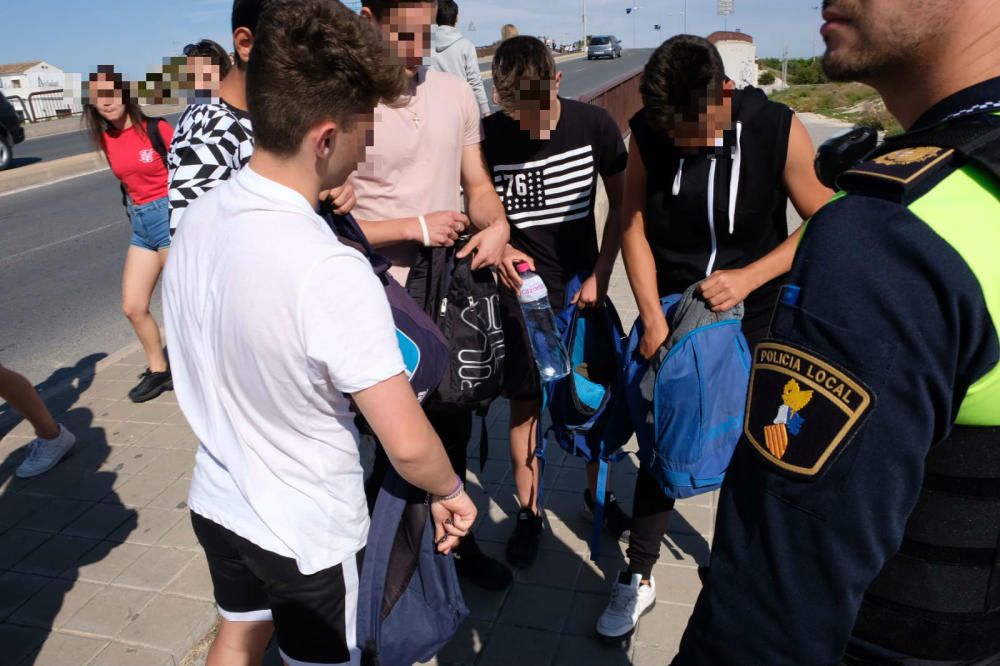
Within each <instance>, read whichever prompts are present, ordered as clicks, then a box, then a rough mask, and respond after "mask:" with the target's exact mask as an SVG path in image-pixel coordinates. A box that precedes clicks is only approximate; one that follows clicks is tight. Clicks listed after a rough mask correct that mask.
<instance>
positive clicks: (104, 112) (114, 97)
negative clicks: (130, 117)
mask: <svg viewBox="0 0 1000 666" xmlns="http://www.w3.org/2000/svg"><path fill="white" fill-rule="evenodd" d="M89 85H90V91H89V92H90V103H91V104H93V105H94V108H96V109H97V113H99V114H100V115H101V117H102V118H104V119H105V120H107V121H108V122H109V123H112V124H114V123H119V122H121V121H122V119H124V118H125V102H124V96H123V95H122V91H121V88H119V87H118V84H117V83H115V82H114V81H112V80H110V79H107V78H105V77H100V78H98V79H97V80H96V81H91V82H90V84H89Z"/></svg>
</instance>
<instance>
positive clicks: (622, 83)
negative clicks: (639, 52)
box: [577, 67, 642, 135]
mask: <svg viewBox="0 0 1000 666" xmlns="http://www.w3.org/2000/svg"><path fill="white" fill-rule="evenodd" d="M641 76H642V67H639V68H636V69H635V70H633V71H631V72H626V73H625V74H622V75H621V76H619V77H618V78H616V79H612V80H611V81H608V82H606V83H603V84H601V85H600V86H598V87H597V88H594V89H593V90H588V91H587V92H585V93H584V94H582V95H580V96H579V97H578V98H577V99H579V100H580V101H581V102H586V103H588V104H593V105H595V106H599V107H601V108H602V109H604V110H606V111H607V112H608V113H610V114H611V117H612V118H614V119H615V122H616V123H618V128H619V129H620V130H621V132H622V135H625V134H628V133H629V128H628V121H629V119H630V118H631V117H632V116H634V115H635V114H636V112H638V111H639V109H641V108H642V96H641V95H640V94H639V79H640V77H641Z"/></svg>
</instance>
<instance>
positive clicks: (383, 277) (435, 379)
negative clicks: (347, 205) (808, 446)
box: [320, 204, 449, 404]
mask: <svg viewBox="0 0 1000 666" xmlns="http://www.w3.org/2000/svg"><path fill="white" fill-rule="evenodd" d="M320 215H322V217H323V219H324V220H325V221H326V223H327V225H329V227H330V229H332V230H333V233H335V234H336V235H337V238H339V239H340V241H341V242H343V243H345V244H347V245H350V246H351V247H354V248H355V249H357V250H358V251H360V252H361V253H362V254H363V255H365V257H366V258H367V259H368V262H369V263H370V264H371V265H372V270H373V271H374V272H375V275H376V276H377V277H378V278H379V280H380V281H381V282H382V285H383V286H384V287H385V295H386V298H387V299H388V301H389V307H390V309H391V310H392V320H393V323H395V325H396V340H397V341H398V342H399V351H400V352H402V354H403V363H404V365H405V366H406V376H407V378H409V380H410V386H412V387H413V392H414V393H415V394H416V396H417V401H418V402H420V403H421V404H423V403H424V402H425V401H427V399H428V398H429V397H430V396H431V395H432V394H433V393H434V391H435V390H436V389H437V388H438V385H439V384H440V383H441V379H442V378H443V377H444V373H445V371H446V370H447V369H448V358H449V351H448V343H447V341H445V339H444V336H443V335H442V334H441V330H440V329H439V328H438V327H437V326H436V325H435V324H434V322H433V321H432V320H431V318H430V317H429V316H428V315H427V313H425V312H424V311H423V310H422V309H421V308H420V307H419V306H418V305H417V303H416V302H415V301H414V300H413V298H411V297H410V295H409V294H408V293H406V290H405V289H403V287H402V285H400V284H399V283H398V282H396V280H395V278H393V277H392V275H390V274H389V268H390V267H391V265H392V264H390V263H389V260H388V259H386V258H385V257H383V256H382V255H380V254H377V253H376V252H375V251H374V250H373V249H372V247H371V245H370V244H369V243H368V239H367V238H365V234H364V232H363V231H361V227H359V226H358V223H357V221H355V219H354V217H353V216H352V215H335V214H334V213H333V212H332V211H331V210H330V208H329V204H324V205H323V206H322V207H321V208H320Z"/></svg>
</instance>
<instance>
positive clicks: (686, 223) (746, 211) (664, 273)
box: [629, 88, 793, 339]
mask: <svg viewBox="0 0 1000 666" xmlns="http://www.w3.org/2000/svg"><path fill="white" fill-rule="evenodd" d="M792 115H793V114H792V111H791V110H790V109H789V108H788V107H786V106H784V105H782V104H778V103H776V102H771V101H769V100H768V99H767V97H766V96H765V95H764V93H763V92H762V91H760V90H758V89H756V88H747V89H745V90H738V91H736V92H735V93H734V96H733V117H734V119H735V121H736V123H735V128H734V129H733V130H732V131H729V132H726V134H725V138H724V142H723V145H722V146H720V147H719V148H715V149H711V150H710V151H709V152H706V151H700V152H686V151H682V150H680V149H678V148H677V147H676V146H674V144H673V142H672V141H671V140H670V139H669V138H668V137H667V136H665V135H664V134H663V133H661V132H658V131H656V130H655V129H654V128H653V127H652V126H651V124H650V122H649V118H648V115H647V112H646V110H645V109H642V110H641V111H639V113H637V114H636V115H635V116H634V117H633V118H632V120H631V121H630V122H629V124H630V126H631V127H632V136H633V138H634V139H635V145H637V146H638V148H639V152H640V154H641V155H642V160H643V162H644V164H645V166H646V174H647V177H646V207H645V223H646V236H647V239H648V240H649V246H650V249H651V250H652V252H653V258H654V260H655V262H656V275H657V285H658V287H659V292H660V296H661V297H663V296H669V295H670V294H677V293H683V292H684V290H685V289H687V288H688V287H690V286H691V285H692V284H694V283H696V282H699V281H701V280H703V279H705V278H706V277H708V276H709V275H711V274H712V273H713V272H715V271H717V270H728V269H736V268H743V267H745V266H748V265H749V264H752V263H753V262H755V261H757V260H758V259H760V258H762V257H764V256H765V255H767V254H768V253H770V252H771V251H773V250H774V249H775V248H777V247H778V246H779V245H781V243H783V242H784V241H785V239H787V238H788V220H787V213H786V211H787V208H788V193H787V191H786V189H785V185H784V178H783V176H784V170H785V159H786V157H787V154H788V137H789V132H790V131H791V124H792ZM780 279H781V278H776V279H775V280H772V281H771V282H769V283H767V284H765V285H763V286H762V287H760V288H759V289H757V290H755V291H754V292H753V293H751V294H750V295H749V296H748V297H747V299H746V302H745V306H746V314H745V317H744V331H745V332H747V333H748V334H751V333H754V332H755V331H756V332H757V333H758V334H757V335H755V336H753V337H755V338H757V339H759V337H761V336H763V334H764V333H765V332H766V330H767V324H768V321H769V319H770V314H771V310H772V308H773V307H774V303H775V300H776V298H777V295H778V286H779V284H780Z"/></svg>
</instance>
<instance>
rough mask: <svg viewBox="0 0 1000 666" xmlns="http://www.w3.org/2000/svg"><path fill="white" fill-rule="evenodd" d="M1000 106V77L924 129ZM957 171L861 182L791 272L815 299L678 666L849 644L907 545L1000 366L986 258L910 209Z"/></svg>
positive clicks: (753, 400) (732, 488)
mask: <svg viewBox="0 0 1000 666" xmlns="http://www.w3.org/2000/svg"><path fill="white" fill-rule="evenodd" d="M998 100H1000V79H995V80H993V81H991V82H987V83H985V84H981V85H979V86H976V87H974V88H970V89H967V90H965V91H962V92H959V93H957V94H956V95H954V96H952V97H950V98H948V99H946V100H944V101H942V102H941V103H939V104H938V105H936V106H935V107H933V108H932V109H930V110H929V111H928V112H927V113H926V114H925V115H924V116H923V117H922V118H921V119H920V120H919V121H918V123H917V125H916V128H925V127H930V126H933V125H936V124H938V123H941V122H944V121H945V119H947V118H949V117H952V116H954V115H955V114H961V113H962V112H963V111H966V110H976V109H982V108H988V107H989V105H990V103H991V102H997V101H998ZM954 168H955V167H954V166H949V167H943V168H941V169H939V170H938V171H936V172H934V173H933V175H932V176H931V177H928V178H926V179H924V180H922V181H921V182H920V185H919V187H918V188H916V189H914V190H912V191H907V192H906V194H905V197H904V198H903V200H902V201H891V200H887V199H885V198H875V197H873V196H865V195H858V194H850V195H849V196H847V197H844V198H841V199H838V200H836V201H834V202H832V203H830V204H829V205H827V206H826V207H825V208H823V209H822V210H821V211H820V212H819V213H817V214H816V215H815V217H814V218H813V219H812V221H811V222H810V223H809V225H808V228H807V229H806V231H805V234H804V236H803V239H802V244H801V246H800V248H799V250H798V252H797V254H796V257H795V262H794V265H793V267H792V270H791V272H790V274H789V275H788V278H787V280H786V282H787V283H789V284H794V285H796V286H798V287H799V288H800V290H801V291H800V294H799V297H798V300H797V303H795V304H794V305H793V304H790V303H786V302H784V299H781V302H779V303H778V305H777V308H776V311H775V314H774V322H773V325H772V328H771V333H770V337H769V339H768V340H767V341H766V342H765V343H764V344H762V345H760V346H759V347H758V348H757V349H756V352H755V357H754V376H753V378H752V380H751V390H750V396H749V399H748V412H747V414H748V418H747V422H746V425H745V429H744V436H743V438H742V440H741V441H740V444H739V446H738V447H737V450H736V452H735V454H734V457H733V461H732V464H731V465H730V468H729V473H728V475H727V477H726V481H725V484H724V486H723V489H722V494H721V497H720V501H719V510H718V517H717V522H716V531H715V538H714V541H713V549H712V558H711V573H710V575H709V577H708V580H707V582H706V585H705V587H704V589H703V590H702V593H701V595H700V596H699V598H698V601H697V604H696V606H695V609H694V613H693V615H692V617H691V620H690V623H689V625H688V628H687V631H686V633H685V634H684V637H683V639H682V642H681V647H680V652H679V654H678V656H677V657H676V659H675V661H674V663H675V664H678V665H683V666H687V665H689V664H706V665H707V664H768V665H769V666H777V665H782V664H795V665H796V666H797V665H800V664H810V665H812V664H817V665H819V664H836V663H838V662H839V660H840V658H841V656H842V655H843V653H844V651H845V647H846V646H847V644H848V641H849V638H850V636H851V632H852V628H853V627H854V624H855V618H856V617H857V616H858V611H859V608H860V607H861V605H862V600H863V598H864V596H865V592H866V590H868V588H869V586H870V585H871V583H872V581H873V580H874V579H875V578H876V576H877V575H878V574H879V572H880V570H881V569H882V566H883V564H884V563H885V562H886V561H887V560H888V559H889V558H890V557H891V556H892V555H894V554H895V553H896V552H897V550H898V549H899V548H900V544H901V542H902V539H903V532H904V527H905V525H906V523H907V519H908V518H909V516H910V514H911V513H912V512H913V510H914V507H915V506H916V503H917V499H918V496H919V494H920V491H921V488H922V485H923V476H924V474H923V472H924V465H925V460H926V458H927V455H928V451H929V450H930V449H931V447H932V446H934V445H935V444H937V443H939V442H942V441H943V440H944V439H946V438H947V437H948V436H949V434H950V433H951V431H952V429H953V424H954V422H955V417H956V414H957V412H958V409H959V407H960V405H961V403H962V400H963V399H964V397H965V392H966V390H967V388H968V387H969V386H971V385H972V384H973V383H975V382H976V381H977V380H978V379H979V378H981V377H982V376H984V375H985V374H986V373H987V372H988V371H989V370H990V369H992V368H993V367H994V366H995V365H996V364H997V363H998V362H1000V343H998V338H997V330H996V329H995V328H994V325H993V324H992V322H991V321H990V318H989V316H988V315H985V316H984V313H986V312H987V310H986V304H985V301H984V297H983V293H982V289H981V287H980V285H979V283H978V282H977V280H976V278H975V276H974V275H973V273H972V271H971V269H970V268H969V266H968V265H967V264H966V263H965V262H964V261H963V259H962V258H961V257H960V256H959V255H958V254H957V253H956V252H955V250H954V249H953V248H952V247H951V246H950V245H949V244H948V243H947V242H945V241H944V240H943V239H942V238H940V237H939V236H937V235H936V234H935V233H934V231H933V230H932V229H931V227H930V226H928V225H927V224H925V223H924V222H923V221H921V220H920V219H919V218H918V217H916V216H915V215H914V214H913V213H912V212H910V210H908V208H907V203H908V202H910V201H913V200H914V199H915V198H917V197H919V196H920V195H921V194H923V193H926V192H927V191H929V189H930V188H932V187H933V186H934V185H936V184H937V183H939V182H940V181H941V180H942V179H943V178H945V177H946V176H948V175H949V174H950V173H952V172H953V171H954ZM796 375H797V376H799V377H810V378H811V381H812V382H813V386H816V383H815V382H817V381H819V383H820V385H821V386H822V389H821V390H815V389H810V388H808V387H807V386H806V385H805V382H801V383H800V382H797V381H794V377H795V376H796ZM782 430H784V431H785V432H784V434H783V433H782ZM795 433H798V434H795Z"/></svg>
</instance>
